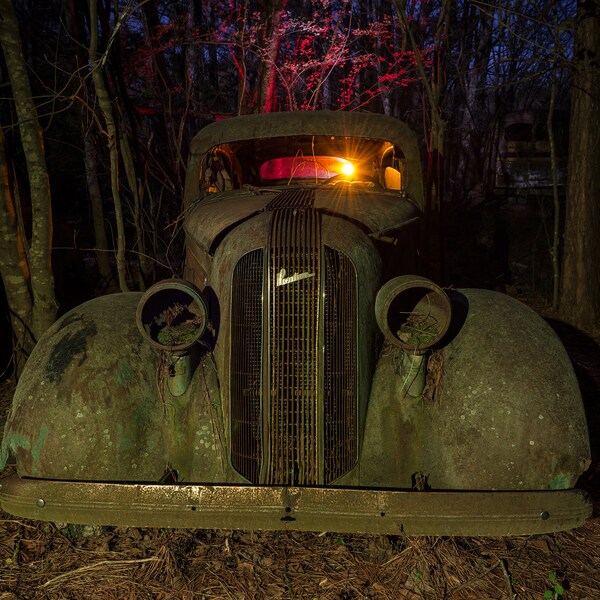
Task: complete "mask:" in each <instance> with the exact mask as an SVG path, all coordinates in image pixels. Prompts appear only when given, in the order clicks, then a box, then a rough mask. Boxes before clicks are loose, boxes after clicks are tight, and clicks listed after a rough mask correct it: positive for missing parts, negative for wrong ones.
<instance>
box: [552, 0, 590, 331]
mask: <svg viewBox="0 0 600 600" xmlns="http://www.w3.org/2000/svg"><path fill="white" fill-rule="evenodd" d="M573 62H574V76H573V93H572V98H571V126H570V141H569V162H568V176H567V209H566V217H565V254H564V262H563V273H562V287H561V299H560V313H561V315H562V317H563V318H564V319H565V320H567V321H569V322H570V323H571V324H573V325H575V326H576V327H579V328H581V329H584V330H588V331H589V330H593V329H595V328H597V327H599V326H600V268H599V266H598V265H600V170H599V169H598V165H600V0H579V1H578V5H577V22H576V32H575V55H574V61H573Z"/></svg>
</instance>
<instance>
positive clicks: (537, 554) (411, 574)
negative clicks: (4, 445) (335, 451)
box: [0, 306, 600, 600]
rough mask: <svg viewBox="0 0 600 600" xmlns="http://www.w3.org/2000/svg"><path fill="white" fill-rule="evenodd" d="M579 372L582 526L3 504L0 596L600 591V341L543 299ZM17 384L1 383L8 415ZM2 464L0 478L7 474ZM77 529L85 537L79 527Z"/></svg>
mask: <svg viewBox="0 0 600 600" xmlns="http://www.w3.org/2000/svg"><path fill="white" fill-rule="evenodd" d="M537 308H538V309H539V310H540V312H542V313H545V316H546V317H547V318H548V320H549V322H550V323H551V324H552V325H553V326H554V327H555V329H556V330H557V332H558V334H559V335H560V336H561V338H562V339H563V341H564V343H565V345H566V347H567V349H568V351H569V353H570V355H571V358H572V360H573V364H574V366H575V369H576V371H577V374H578V376H579V380H580V384H581V388H582V392H583V395H584V399H585V402H586V407H587V410H588V417H589V421H590V429H591V431H590V437H591V440H592V450H593V458H594V460H593V463H592V466H591V467H590V469H589V470H588V472H587V473H586V474H585V475H584V476H583V477H582V479H581V481H580V486H581V487H583V488H584V489H586V490H587V491H588V492H589V493H590V494H591V495H592V498H593V499H594V506H595V511H594V516H593V518H592V519H590V520H589V521H588V522H587V523H586V524H585V525H584V526H583V527H581V528H579V529H576V530H573V531H569V532H562V533H557V534H553V535H538V536H523V537H504V538H475V537H473V538H465V537H460V538H449V537H420V538H419V537H401V536H379V535H377V536H374V535H339V534H335V533H290V532H250V531H213V530H185V529H174V530H167V529H137V528H104V529H99V530H90V531H86V532H83V531H82V530H81V528H76V527H70V526H66V525H60V524H52V523H40V522H34V521H28V520H25V519H17V518H13V517H12V516H11V515H8V514H6V513H2V512H0V521H1V525H0V600H9V599H10V600H14V599H29V598H32V599H37V598H40V599H42V598H44V599H46V598H48V599H63V598H65V599H66V598H69V599H71V598H72V599H84V598H90V599H92V598H93V599H97V598H106V599H112V598H118V599H121V598H124V599H138V598H157V599H162V598H164V599H167V598H181V599H192V598H235V599H253V598H257V599H259V598H302V599H304V598H310V599H312V598H315V599H317V598H318V599H336V600H349V599H354V598H382V599H384V598H390V599H392V598H393V599H396V598H409V599H410V598H436V599H437V598H453V599H460V598H477V599H486V598H520V599H521V598H522V599H525V598H554V599H557V598H561V597H565V598H573V599H588V598H589V599H590V600H591V599H595V598H599V597H600V460H599V458H600V451H599V446H598V443H599V441H600V343H599V340H600V338H599V337H597V336H589V335H585V334H582V333H580V332H577V331H575V330H573V329H572V328H569V327H568V326H566V325H564V324H562V323H560V321H558V320H557V319H555V318H553V315H552V314H550V313H549V312H548V311H546V310H545V308H544V307H543V306H538V307H537ZM13 387H14V384H13V383H12V382H10V381H8V382H4V383H3V384H0V405H1V408H0V410H2V411H3V412H4V411H6V409H7V407H8V405H9V403H10V398H11V396H12V391H13ZM7 474H8V470H7V471H5V472H4V473H3V474H2V476H3V477H4V476H6V475H7ZM84 534H85V535H84Z"/></svg>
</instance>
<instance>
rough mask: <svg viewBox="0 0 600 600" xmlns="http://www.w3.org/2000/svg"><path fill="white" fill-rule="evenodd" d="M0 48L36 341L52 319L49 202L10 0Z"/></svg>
mask: <svg viewBox="0 0 600 600" xmlns="http://www.w3.org/2000/svg"><path fill="white" fill-rule="evenodd" d="M0 14H1V17H2V18H1V19H0V45H1V46H2V50H3V52H4V60H5V62H6V68H7V71H8V76H9V79H10V84H11V88H12V93H13V99H14V103H15V108H16V112H17V117H18V119H19V133H20V135H21V145H22V146H23V152H24V155H25V162H26V165H27V174H28V178H29V188H30V194H31V209H32V233H31V246H30V250H29V271H30V274H31V293H32V296H33V310H32V319H31V329H32V331H33V334H34V336H35V338H36V339H38V338H39V337H40V336H41V335H42V333H44V331H46V329H48V327H50V325H52V323H53V322H54V320H55V319H56V309H57V305H56V298H55V295H54V278H53V276H52V268H51V264H50V258H51V252H52V203H51V198H50V181H49V178H48V170H47V168H46V157H45V155H44V142H43V138H42V129H41V127H40V124H39V121H38V117H37V110H36V106H35V104H34V102H33V95H32V93H31V86H30V84H29V76H28V71H27V64H26V63H25V60H24V58H23V52H22V49H21V37H20V34H19V26H18V22H17V18H16V15H15V12H14V10H13V6H12V2H11V0H0Z"/></svg>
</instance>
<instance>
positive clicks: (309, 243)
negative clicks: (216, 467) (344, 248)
mask: <svg viewBox="0 0 600 600" xmlns="http://www.w3.org/2000/svg"><path fill="white" fill-rule="evenodd" d="M282 195H283V194H282ZM289 199H290V200H291V201H293V203H294V207H293V208H292V207H291V206H289V204H288V202H287V201H286V198H283V199H281V198H280V199H279V200H280V201H279V203H278V205H277V206H273V207H272V208H271V210H272V212H273V217H272V223H271V232H270V242H269V247H268V254H267V256H266V257H265V255H264V253H263V250H262V249H260V250H255V251H253V252H250V253H248V254H246V255H244V256H243V257H242V258H241V260H240V261H239V262H238V264H237V266H236V268H235V270H234V276H233V289H232V292H233V295H232V340H231V343H232V345H231V348H232V357H231V423H232V438H231V440H232V450H231V453H232V454H231V456H232V464H233V466H234V468H235V469H236V470H237V471H239V472H240V473H241V474H242V475H243V476H244V477H246V478H247V479H248V480H249V481H251V482H253V483H264V484H273V485H316V484H323V483H328V482H330V481H332V480H334V479H336V478H337V477H339V476H341V475H343V474H344V473H345V472H347V471H348V470H349V469H351V468H352V466H353V465H354V464H355V462H356V456H357V443H358V442H357V425H356V422H357V398H356V396H357V376H356V370H357V364H356V363H357V356H356V305H357V298H356V273H355V270H354V266H353V265H352V263H351V261H350V259H349V258H348V257H347V256H345V255H344V254H342V253H340V252H338V251H337V250H335V249H333V248H330V247H327V246H323V245H322V244H321V216H320V213H318V212H317V211H315V210H314V209H313V208H312V207H311V206H310V202H308V201H306V198H305V199H302V198H300V200H299V198H298V196H297V195H296V196H293V197H292V196H291V195H290V198H289ZM265 258H266V260H265ZM265 273H268V276H269V278H268V281H265V280H264V274H265ZM320 398H321V399H322V402H320V401H319V399H320Z"/></svg>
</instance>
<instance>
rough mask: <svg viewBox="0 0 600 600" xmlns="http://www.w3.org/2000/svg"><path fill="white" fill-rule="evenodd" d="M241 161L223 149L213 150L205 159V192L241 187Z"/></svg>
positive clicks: (202, 185)
mask: <svg viewBox="0 0 600 600" xmlns="http://www.w3.org/2000/svg"><path fill="white" fill-rule="evenodd" d="M238 164H239V163H238V162H237V160H236V159H235V158H233V157H231V156H230V155H229V154H228V153H227V152H225V151H224V150H222V149H213V150H211V151H210V152H209V153H208V154H207V155H206V157H205V158H204V161H203V168H202V181H201V187H202V190H203V191H204V192H207V193H212V192H226V191H228V190H233V189H236V188H239V187H240V174H239V168H236V166H237V165H238Z"/></svg>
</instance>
